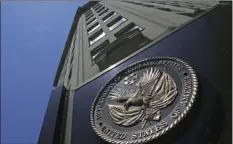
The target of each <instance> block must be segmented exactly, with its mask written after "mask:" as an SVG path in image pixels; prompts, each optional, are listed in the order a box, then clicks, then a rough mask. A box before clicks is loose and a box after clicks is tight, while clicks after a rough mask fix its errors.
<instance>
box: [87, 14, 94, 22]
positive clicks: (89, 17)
mask: <svg viewBox="0 0 233 144" xmlns="http://www.w3.org/2000/svg"><path fill="white" fill-rule="evenodd" d="M93 16H94V14H91V15H90V16H88V17H86V21H88V20H89V19H91V18H92V17H93Z"/></svg>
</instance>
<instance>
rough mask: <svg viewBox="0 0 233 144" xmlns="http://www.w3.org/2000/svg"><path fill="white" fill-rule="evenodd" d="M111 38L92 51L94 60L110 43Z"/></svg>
mask: <svg viewBox="0 0 233 144" xmlns="http://www.w3.org/2000/svg"><path fill="white" fill-rule="evenodd" d="M109 43H110V42H109V40H106V41H104V42H103V43H101V44H100V45H99V46H97V47H96V48H95V49H93V50H92V51H91V57H92V60H93V61H95V59H96V57H97V56H98V55H99V54H100V52H102V51H103V50H104V48H105V47H106V46H107V45H108V44H109Z"/></svg>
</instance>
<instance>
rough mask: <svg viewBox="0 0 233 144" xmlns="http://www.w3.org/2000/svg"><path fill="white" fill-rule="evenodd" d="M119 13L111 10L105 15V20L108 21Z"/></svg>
mask: <svg viewBox="0 0 233 144" xmlns="http://www.w3.org/2000/svg"><path fill="white" fill-rule="evenodd" d="M116 14H117V13H115V12H110V13H109V14H107V15H106V16H105V17H103V21H104V22H106V21H108V20H109V19H111V18H112V17H114V16H115V15H116Z"/></svg>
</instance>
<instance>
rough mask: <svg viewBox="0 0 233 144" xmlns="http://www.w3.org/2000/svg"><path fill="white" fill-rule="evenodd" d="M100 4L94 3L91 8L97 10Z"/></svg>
mask: <svg viewBox="0 0 233 144" xmlns="http://www.w3.org/2000/svg"><path fill="white" fill-rule="evenodd" d="M100 6H101V4H97V5H95V6H94V7H93V8H94V9H95V10H97V9H98V8H99V7H100Z"/></svg>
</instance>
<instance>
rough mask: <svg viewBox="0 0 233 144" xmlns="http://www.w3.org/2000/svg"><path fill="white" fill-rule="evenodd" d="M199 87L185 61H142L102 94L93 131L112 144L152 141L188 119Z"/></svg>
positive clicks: (93, 118)
mask: <svg viewBox="0 0 233 144" xmlns="http://www.w3.org/2000/svg"><path fill="white" fill-rule="evenodd" d="M197 85H198V82H197V77H196V74H195V72H194V71H193V69H192V68H191V67H190V66H189V65H188V64H187V63H186V62H184V61H182V60H179V59H177V58H171V57H156V58H151V59H146V60H143V61H139V62H137V63H135V64H133V65H130V66H129V67H127V68H125V69H124V70H122V71H121V72H119V73H118V74H117V75H116V76H114V77H113V78H112V79H111V80H110V81H109V82H108V83H107V84H106V85H105V86H104V87H103V88H102V89H101V90H100V92H99V93H98V95H97V97H96V99H95V101H94V103H93V106H92V110H91V124H92V127H93V129H94V131H95V132H96V133H97V135H99V136H100V137H101V138H102V139H103V140H105V141H107V142H110V143H116V144H137V143H144V142H148V141H151V140H153V139H156V138H157V137H159V136H161V135H162V134H165V133H166V132H167V131H168V130H169V129H171V128H173V127H174V126H175V125H176V124H177V123H178V122H180V121H181V119H182V118H184V117H185V115H186V114H187V113H188V112H189V110H190V109H191V107H192V105H193V103H194V100H195V97H196V94H197Z"/></svg>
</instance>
